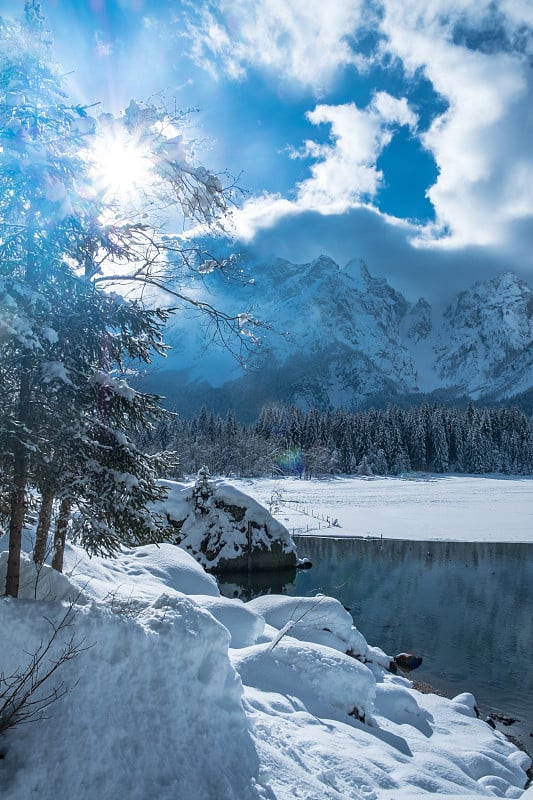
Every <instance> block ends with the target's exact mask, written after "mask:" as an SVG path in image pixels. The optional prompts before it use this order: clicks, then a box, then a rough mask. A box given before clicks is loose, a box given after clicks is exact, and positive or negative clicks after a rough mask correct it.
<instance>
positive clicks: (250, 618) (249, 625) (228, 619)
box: [191, 595, 265, 647]
mask: <svg viewBox="0 0 533 800" xmlns="http://www.w3.org/2000/svg"><path fill="white" fill-rule="evenodd" d="M191 599H192V600H194V601H195V602H196V603H198V605H200V606H202V608H205V609H206V610H207V611H209V613H210V614H212V615H213V616H214V617H215V619H217V620H218V621H219V622H220V623H221V624H222V625H224V627H225V628H227V630H228V631H229V632H230V634H231V642H230V647H248V646H249V645H252V644H255V643H256V642H257V640H258V639H259V637H260V636H261V635H262V634H263V631H264V629H265V620H264V618H263V617H262V616H261V615H260V614H256V613H255V612H254V611H252V610H251V609H249V608H247V607H246V605H245V604H244V603H242V602H241V601H240V600H230V599H228V598H226V597H207V596H205V595H192V597H191Z"/></svg>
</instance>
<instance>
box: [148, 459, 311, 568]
mask: <svg viewBox="0 0 533 800" xmlns="http://www.w3.org/2000/svg"><path fill="white" fill-rule="evenodd" d="M162 483H163V484H164V485H165V486H166V488H167V490H168V497H167V499H166V500H164V501H162V503H159V504H158V505H157V510H158V511H159V513H163V514H165V515H166V517H167V519H168V521H169V525H170V526H172V527H173V528H174V529H175V531H176V534H175V542H176V544H178V545H179V546H180V547H181V548H182V549H183V550H186V551H187V552H188V553H190V554H191V555H192V556H193V557H194V558H195V559H196V560H197V561H198V562H199V563H200V564H201V565H202V566H203V567H204V568H205V569H208V570H210V571H217V572H219V571H224V570H246V569H252V570H264V569H267V570H268V569H270V570H275V569H283V568H287V567H294V566H295V565H296V546H295V544H294V542H293V541H292V539H291V536H290V534H289V532H288V530H287V529H286V528H285V527H284V526H283V525H282V524H281V523H280V522H278V521H277V520H276V519H275V518H274V517H273V516H272V515H271V514H270V513H269V512H268V511H267V510H266V508H264V507H263V506H262V505H260V504H259V503H258V502H257V501H256V500H254V499H253V498H251V497H249V496H248V495H247V494H245V493H244V492H241V491H239V489H236V488H235V487H234V486H231V485H230V484H228V483H225V482H224V481H221V480H217V481H214V480H211V479H210V478H209V474H208V472H207V470H206V469H205V468H204V470H200V472H199V474H198V479H197V481H196V483H195V484H193V485H188V486H184V485H183V484H180V483H176V482H174V481H162Z"/></svg>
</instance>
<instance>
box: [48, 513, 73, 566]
mask: <svg viewBox="0 0 533 800" xmlns="http://www.w3.org/2000/svg"><path fill="white" fill-rule="evenodd" d="M71 508H72V500H67V499H64V500H62V501H61V504H60V506H59V514H58V516H57V522H56V529H55V533H54V556H53V558H52V567H53V568H54V569H57V571H58V572H63V554H64V552H65V541H66V539H67V527H68V521H69V519H70V509H71Z"/></svg>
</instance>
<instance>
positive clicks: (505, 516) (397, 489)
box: [235, 475, 533, 543]
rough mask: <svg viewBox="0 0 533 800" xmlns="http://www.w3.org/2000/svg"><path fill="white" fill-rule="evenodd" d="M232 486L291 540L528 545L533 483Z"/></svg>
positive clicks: (258, 482) (477, 480)
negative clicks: (265, 509)
mask: <svg viewBox="0 0 533 800" xmlns="http://www.w3.org/2000/svg"><path fill="white" fill-rule="evenodd" d="M235 485H236V486H238V487H239V488H240V489H241V490H242V491H246V492H248V494H250V495H251V496H252V497H254V498H255V499H256V500H258V501H259V502H261V503H263V504H264V505H267V507H268V506H269V505H270V506H271V507H272V511H273V514H274V516H275V517H276V519H278V520H279V521H280V522H283V524H284V525H286V526H287V527H288V528H289V530H290V532H291V533H295V534H305V533H309V534H320V535H323V536H336V537H340V536H365V537H366V536H377V537H379V536H383V537H384V538H387V539H417V540H424V541H433V540H439V539H440V540H446V541H459V542H461V541H462V542H475V541H485V542H532V543H533V478H516V477H513V478H497V477H479V476H475V477H474V476H472V477H465V476H464V475H461V476H450V475H446V476H443V475H431V476H424V477H423V478H422V477H420V478H415V477H412V478H411V477H409V478H396V477H388V478H357V477H355V478H331V479H329V480H311V481H305V480H299V479H297V478H279V479H255V480H251V481H238V482H237V481H236V482H235ZM334 520H337V523H338V526H337V525H333V522H334Z"/></svg>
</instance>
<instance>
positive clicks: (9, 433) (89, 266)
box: [0, 0, 240, 596]
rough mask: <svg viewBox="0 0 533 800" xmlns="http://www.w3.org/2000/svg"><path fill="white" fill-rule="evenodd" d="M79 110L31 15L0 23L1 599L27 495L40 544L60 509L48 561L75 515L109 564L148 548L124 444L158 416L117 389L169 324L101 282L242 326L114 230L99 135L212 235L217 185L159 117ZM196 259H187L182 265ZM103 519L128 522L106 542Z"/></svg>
mask: <svg viewBox="0 0 533 800" xmlns="http://www.w3.org/2000/svg"><path fill="white" fill-rule="evenodd" d="M89 111H90V109H88V108H86V107H81V106H78V105H75V104H72V103H69V102H68V98H67V97H66V95H65V93H64V91H63V88H62V82H61V78H60V77H59V74H58V71H57V70H56V69H55V67H54V66H53V63H52V55H51V50H50V42H49V40H48V36H47V34H46V31H45V26H44V20H43V18H42V15H41V13H40V7H39V4H38V3H36V2H33V1H32V0H27V2H26V3H25V14H24V18H23V19H22V20H19V21H17V20H15V21H8V20H5V19H3V18H2V19H0V342H1V344H2V348H1V351H0V378H1V379H2V387H1V389H0V400H1V402H2V408H1V411H2V414H0V445H1V448H2V450H1V456H0V458H1V466H2V472H3V481H2V487H1V494H2V498H3V499H4V501H5V499H6V497H7V505H8V512H7V513H8V517H9V534H10V537H9V558H8V570H7V582H6V594H8V595H11V596H17V594H18V581H19V567H20V550H21V533H22V527H23V524H24V519H25V512H26V508H27V501H28V496H29V491H30V490H32V491H34V490H36V489H40V490H41V492H42V495H43V500H44V501H45V502H44V504H43V505H44V507H43V509H42V510H43V514H42V530H41V531H40V534H41V536H44V535H45V531H46V527H47V522H46V520H47V518H49V515H48V511H49V508H50V502H52V503H53V500H51V498H52V496H53V497H54V498H57V499H58V500H60V501H61V503H60V513H59V519H58V525H59V535H58V546H59V550H60V545H61V542H62V541H64V534H65V529H66V524H67V522H68V519H69V516H70V510H71V508H73V507H75V505H76V504H77V503H79V504H80V507H79V508H78V510H77V513H78V519H79V520H81V521H80V522H79V531H80V535H81V537H82V540H83V541H84V542H85V543H86V544H87V545H88V546H89V547H90V549H91V550H93V551H98V552H109V551H110V550H113V549H116V547H117V546H118V544H119V543H120V541H122V540H125V541H127V542H128V543H131V542H132V541H133V540H135V541H146V540H147V539H146V537H148V540H149V541H152V540H153V539H154V538H155V536H156V533H157V531H154V520H153V518H149V517H148V516H147V514H146V512H145V507H146V503H147V502H148V501H149V500H151V499H154V497H155V496H157V494H158V492H159V489H158V487H157V486H156V483H155V479H156V474H157V470H156V467H157V464H155V463H154V461H153V459H151V458H149V457H146V456H143V454H142V453H140V451H138V450H137V449H136V448H135V447H134V446H133V444H132V442H131V438H130V434H131V433H132V431H133V430H134V429H135V428H136V427H139V426H141V425H143V424H150V420H151V419H152V418H153V417H154V416H155V415H156V413H159V412H157V411H156V408H157V403H156V399H155V398H153V397H150V396H147V395H142V394H140V393H138V392H134V391H133V390H132V389H131V388H130V387H127V384H125V383H123V382H122V380H121V378H120V371H121V369H122V367H123V360H124V358H125V357H128V358H130V359H136V360H141V361H149V359H150V356H151V353H152V352H153V351H154V350H155V351H159V352H162V347H163V346H162V342H161V326H162V324H163V322H164V319H165V318H166V312H163V311H158V310H157V309H156V310H147V309H145V308H144V307H143V306H142V304H141V303H140V302H135V301H127V300H125V299H124V298H122V297H118V296H113V295H111V294H108V293H106V292H105V291H104V290H103V287H104V286H106V285H109V281H110V280H111V278H112V279H113V282H114V283H115V285H116V283H117V282H120V281H123V280H125V279H126V280H129V281H130V285H131V282H132V281H134V282H137V283H139V282H140V283H142V284H143V285H146V284H147V283H151V284H152V285H155V286H157V287H158V288H169V290H170V291H171V293H172V295H173V298H174V301H175V300H179V301H181V302H182V303H187V302H190V303H191V304H192V305H193V306H195V307H197V308H199V309H200V310H201V311H204V312H205V313H207V314H208V315H209V316H210V317H211V318H212V319H215V321H216V322H217V323H219V322H220V324H225V325H228V326H229V327H230V328H231V327H232V326H233V327H234V328H236V329H238V326H239V325H240V317H238V315H237V316H236V317H235V318H231V317H228V316H226V315H220V316H217V312H216V311H215V309H212V308H211V307H210V306H208V305H205V304H201V303H197V302H196V301H195V300H194V299H190V298H188V297H187V296H186V295H184V294H183V293H182V292H181V291H176V290H174V289H172V287H171V286H170V285H166V284H164V283H163V277H164V274H165V273H164V270H165V267H168V264H169V261H170V260H172V261H173V263H174V264H175V263H176V262H177V260H178V257H179V248H177V247H176V245H175V242H174V240H172V239H171V237H170V238H169V237H167V238H166V239H165V238H164V237H163V236H161V235H160V234H159V231H158V230H157V229H155V228H150V227H149V226H148V224H147V222H146V221H145V220H143V221H142V222H141V223H138V222H137V221H135V220H134V221H133V222H131V221H129V220H128V219H126V220H125V219H124V217H121V216H120V214H119V213H118V211H117V207H116V206H114V205H113V206H110V205H109V203H108V201H107V199H106V194H105V192H104V191H103V190H102V189H100V190H98V188H96V187H95V181H94V170H93V169H92V163H93V161H94V159H93V156H92V154H93V152H94V141H95V136H96V135H97V133H98V129H99V128H102V127H104V126H108V127H109V126H110V127H111V128H112V129H115V128H119V129H120V131H121V133H123V134H124V135H125V136H134V137H135V138H136V139H139V138H142V139H143V142H144V146H145V147H147V148H150V152H151V154H152V155H153V159H154V166H155V170H156V171H155V173H154V174H155V175H156V176H157V179H158V181H159V183H160V184H161V186H164V187H165V188H166V191H167V192H168V193H169V194H167V197H166V201H167V202H168V200H169V198H170V196H172V199H173V201H174V202H175V203H177V204H178V205H179V206H180V207H181V209H182V211H183V212H184V213H188V214H189V215H190V216H192V217H194V218H195V219H197V220H200V221H202V222H207V223H208V224H212V223H213V221H214V220H215V219H216V218H217V215H219V214H220V213H222V212H223V211H224V209H225V207H226V197H225V194H224V191H223V189H222V186H221V184H220V181H219V179H218V178H217V177H216V176H214V175H211V174H210V173H209V172H207V170H205V169H204V168H202V167H199V166H193V165H192V164H190V163H189V162H188V161H187V154H186V152H185V148H184V145H183V142H182V140H181V138H180V136H179V133H178V131H177V129H176V128H175V126H174V125H173V122H172V120H170V119H169V118H168V117H167V116H165V113H164V110H162V109H154V108H151V107H141V106H140V105H139V104H137V103H135V102H132V103H130V106H129V107H128V109H127V111H126V113H125V115H124V116H123V117H121V118H119V119H118V120H114V121H113V120H111V121H110V120H109V115H106V116H103V117H101V118H100V119H99V120H96V119H93V118H91V116H90V113H89ZM168 250H170V251H171V252H172V259H169V257H168V255H167V253H168ZM193 252H195V250H194V248H190V249H189V250H188V251H187V253H186V254H183V261H184V263H188V259H189V258H192V256H191V253H193ZM110 272H113V273H114V274H113V275H112V276H111V275H110ZM80 475H84V479H83V481H82V480H80ZM125 476H129V477H127V478H126V477H125ZM104 483H105V486H106V489H107V490H106V491H105V492H101V491H100V490H101V488H102V486H103V484H104ZM97 495H99V496H100V500H101V504H100V505H97V504H96V497H97ZM117 497H120V502H118V503H116V501H117ZM4 505H5V502H4ZM114 508H118V512H122V516H121V519H123V520H124V524H123V525H122V526H121V525H120V524H119V525H118V528H117V529H116V535H115V534H111V533H110V528H111V526H112V525H114V524H115V522H117V516H118V515H117V514H114V512H113V509H114ZM89 509H90V512H89ZM155 527H157V525H156V526H155ZM89 528H90V529H91V531H92V533H91V534H89V533H88V529H89ZM98 531H100V533H101V538H100V539H99V540H98V535H97V532H98ZM59 550H58V553H59ZM37 558H38V559H39V558H41V555H40V554H39V553H37ZM58 563H59V562H58V561H56V565H57V564H58Z"/></svg>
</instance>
